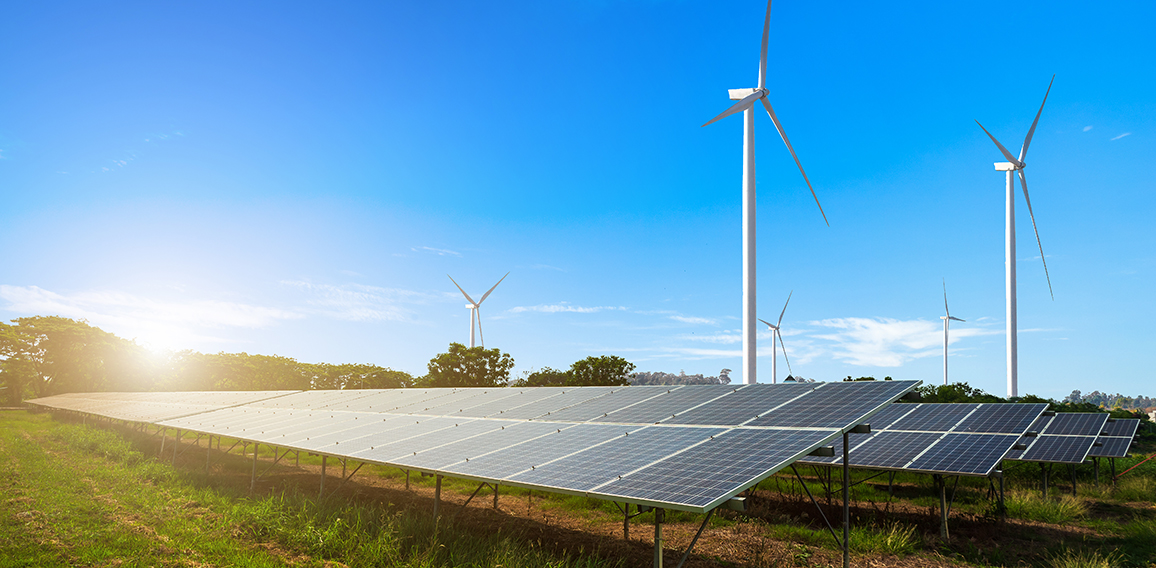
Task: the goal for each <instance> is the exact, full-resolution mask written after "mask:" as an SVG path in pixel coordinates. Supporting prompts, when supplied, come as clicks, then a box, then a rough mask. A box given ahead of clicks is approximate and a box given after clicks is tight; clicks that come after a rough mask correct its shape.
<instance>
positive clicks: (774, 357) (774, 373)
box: [759, 290, 795, 383]
mask: <svg viewBox="0 0 1156 568" xmlns="http://www.w3.org/2000/svg"><path fill="white" fill-rule="evenodd" d="M794 293H795V291H794V290H791V293H790V294H787V303H786V304H783V311H781V312H779V321H778V322H776V323H775V324H773V325H772V324H771V322H769V321H767V320H764V319H760V320H759V321H761V322H763V323H765V324H767V327H769V328H771V382H772V383H777V382H778V380H779V379H778V377H779V369H778V363H779V357H778V354H776V353H775V338H776V337H777V338H779V345H782V346H783V360H785V361H786V362H787V372H788V373H791V372H792V371H791V360H790V359H787V346H786V345H783V333H782V331H780V330H779V328H780V326H782V325H783V314H785V313H787V304H790V303H791V296H792V295H794ZM788 376H790V375H788Z"/></svg>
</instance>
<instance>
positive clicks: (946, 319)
mask: <svg viewBox="0 0 1156 568" xmlns="http://www.w3.org/2000/svg"><path fill="white" fill-rule="evenodd" d="M943 312H944V313H945V314H947V315H943V316H939V319H941V320H943V384H945V385H946V384H947V326H949V325H951V321H952V320H955V321H967V320H961V319H959V318H957V317H955V316H953V315H951V310H950V309H948V307H947V280H944V281H943Z"/></svg>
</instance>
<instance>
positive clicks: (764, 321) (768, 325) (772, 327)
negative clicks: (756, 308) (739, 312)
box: [758, 318, 778, 329]
mask: <svg viewBox="0 0 1156 568" xmlns="http://www.w3.org/2000/svg"><path fill="white" fill-rule="evenodd" d="M758 320H759V321H761V322H763V323H765V324H767V327H769V328H771V329H778V328H777V327H775V326H773V325H771V322H769V321H767V320H765V319H762V318H758Z"/></svg>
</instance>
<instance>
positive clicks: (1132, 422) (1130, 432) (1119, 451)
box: [1088, 418, 1140, 458]
mask: <svg viewBox="0 0 1156 568" xmlns="http://www.w3.org/2000/svg"><path fill="white" fill-rule="evenodd" d="M1139 427H1140V419H1138V418H1126V419H1116V420H1113V421H1110V422H1108V424H1107V425H1106V426H1104V434H1103V435H1102V436H1100V437H1099V438H1097V439H1096V441H1098V442H1100V445H1099V446H1096V445H1094V444H1093V445H1092V449H1091V450H1090V451H1089V452H1088V457H1097V458H1122V457H1125V456H1127V455H1128V450H1129V449H1131V448H1132V439H1133V438H1135V437H1136V429H1137V428H1139Z"/></svg>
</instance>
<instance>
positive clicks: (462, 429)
mask: <svg viewBox="0 0 1156 568" xmlns="http://www.w3.org/2000/svg"><path fill="white" fill-rule="evenodd" d="M425 426H427V428H426V430H425V431H422V432H420V433H417V434H416V435H414V436H410V437H407V438H404V439H398V440H397V441H395V442H389V443H385V444H380V443H379V444H372V445H371V444H369V443H368V441H369V440H366V439H357V440H353V441H351V442H341V444H343V445H344V444H347V443H349V444H355V445H353V446H351V447H349V448H342V453H345V452H349V454H350V455H353V456H355V457H360V458H365V459H370V460H374V461H383V462H387V463H393V462H394V460H395V459H396V458H399V457H401V456H404V455H412V454H413V453H414V452H420V451H422V450H427V449H430V448H436V447H438V446H442V445H445V444H448V443H451V442H453V441H456V440H460V439H465V438H469V437H471V436H476V435H478V434H482V433H484V432H489V431H492V430H498V429H500V428H501V427H502V424H501V423H499V422H496V421H489V420H471V421H453V423H452V424H451V425H449V426H445V427H440V428H439V427H437V425H429V424H425ZM395 432H397V430H395Z"/></svg>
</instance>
